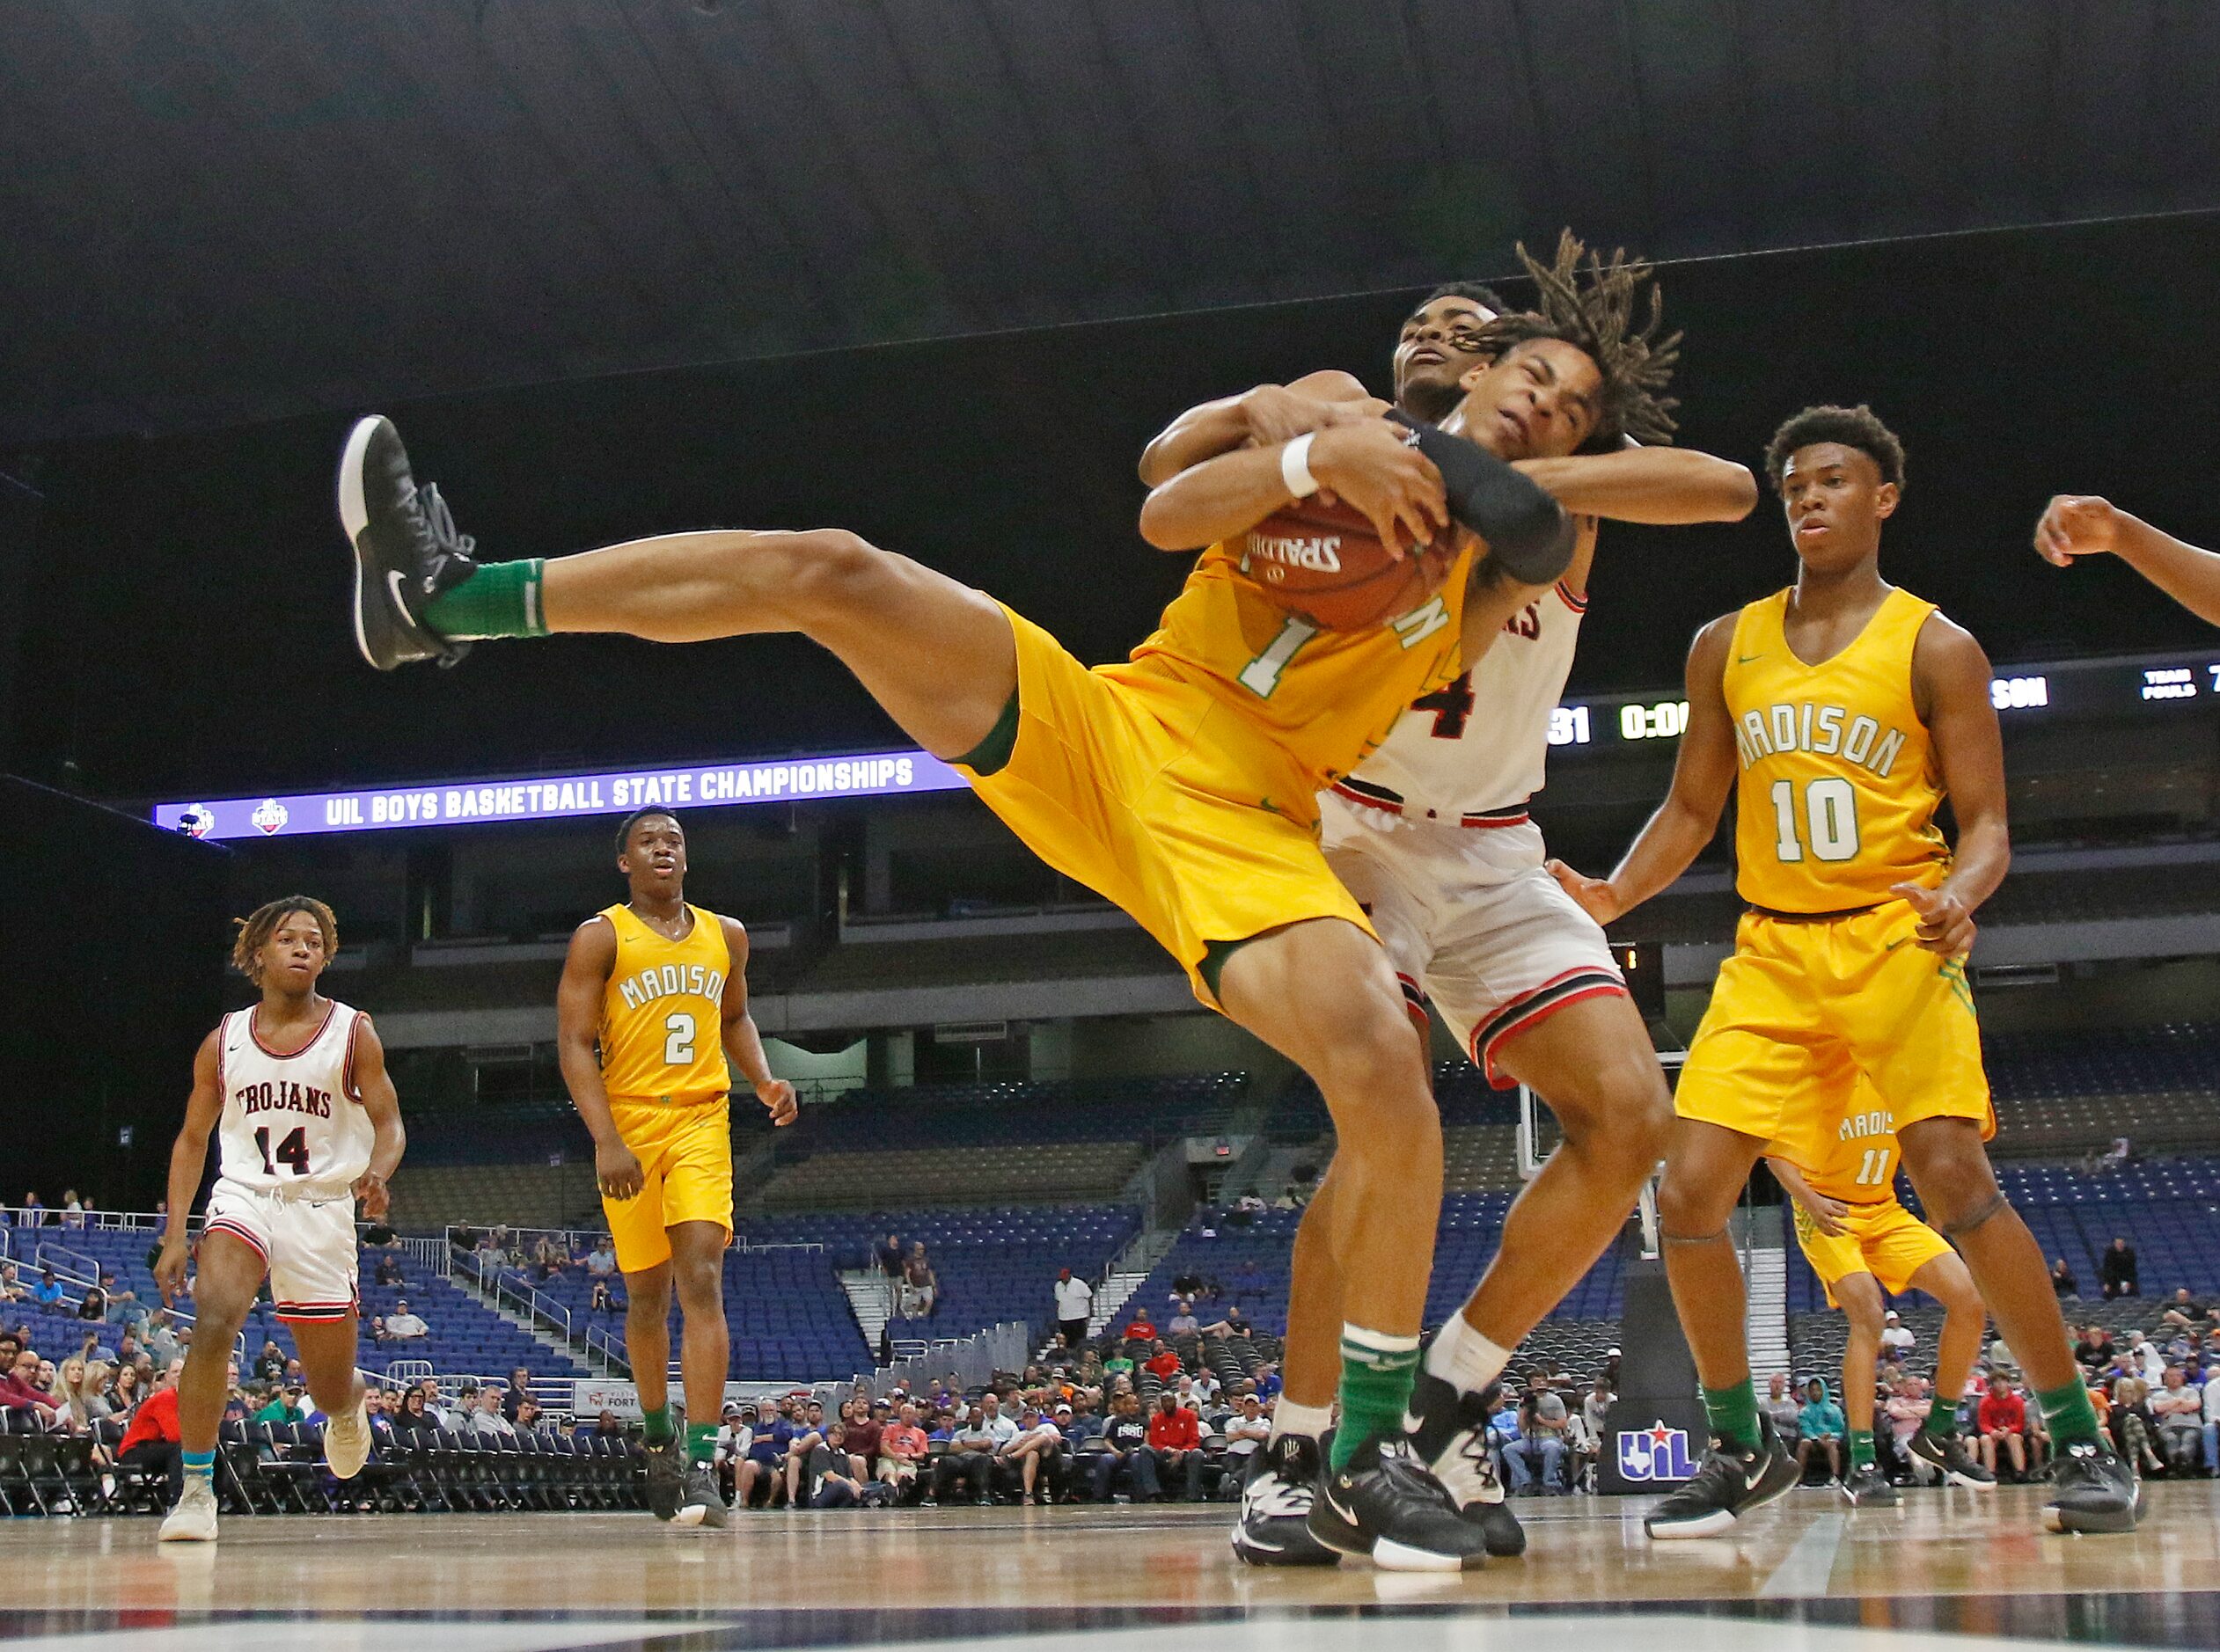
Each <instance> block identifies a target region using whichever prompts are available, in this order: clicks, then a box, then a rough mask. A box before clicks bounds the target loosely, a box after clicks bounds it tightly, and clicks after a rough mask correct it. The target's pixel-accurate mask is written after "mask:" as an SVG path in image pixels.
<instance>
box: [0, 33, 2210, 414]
mask: <svg viewBox="0 0 2220 1652" xmlns="http://www.w3.org/2000/svg"><path fill="white" fill-rule="evenodd" d="M2216 64H2220V5H2215V4H2204V3H2202V0H2004V3H2002V4H1998V3H1997V0H1983V3H1981V4H1975V3H1972V0H1947V3H1945V0H1808V3H1806V4H1770V3H1769V0H1523V3H1521V0H1279V3H1275V0H7V4H5V5H4V6H0V317H4V318H5V325H4V326H0V441H8V442H17V443H22V442H43V441H48V440H53V439H57V438H67V437H72V436H85V435H112V434H120V433H126V432H140V433H149V434H155V433H163V432H172V431H178V430H183V429H188V428H204V427H209V426H216V425H223V424H231V423H238V422H243V421H249V420H266V419H272V418H277V417H282V416H285V415H289V414H296V413H316V412H320V411H328V410H333V409H337V408H344V407H356V406H366V405H372V404H385V403H389V402H392V401H395V400H399V399H403V398H411V397H418V396H428V395H436V394H443V393H450V392H455V391H470V390H474V389H480V388H485V387H489V386H495V385H504V384H532V383H541V382H548V381H553V380H560V379H568V378H579V377H586V376H597V375H603V374H609V373H615V372H624V371H632V370H637V369H651V368H658V367H669V366H676V365H685V364H698V363H709V362H727V361H735V360H741V359H746V358H751V357H762V356H776V355H792V354H799V353H803V352H810V351H820V350H836V349H842V348H848V347H856V346H861V345H868V344H874V343H881V342H887V341H892V340H916V339H928V338H945V337H951V336H960V335H964V334H970V333H985V332H994V331H1000V330H1006V329H1022V328H1035V327H1044V326H1051V325H1062V324H1070V323H1079V322H1088V321H1096V320H1103V319H1110V318H1126V317H1134V316H1140V315H1148V314H1154V313H1159V312H1163V311H1183V310H1195V309H1203V308H1210V307H1217V306H1226V305H1241V304H1254V303H1271V302H1277V301H1290V300H1299V299H1304V298H1312V297H1317V296H1323V295H1328V294H1337V293H1349V292H1357V291H1364V290H1368V289H1388V288H1401V287H1410V286H1414V285H1418V284H1419V283H1423V282H1426V281H1433V280H1436V279H1440V278H1443V277H1447V276H1454V275H1472V274H1495V273H1500V272H1502V271H1503V270H1505V269H1506V267H1508V265H1509V259H1508V257H1507V247H1508V244H1509V243H1510V241H1511V240H1512V239H1513V238H1514V237H1517V236H1521V235H1522V236H1524V237H1526V238H1528V239H1529V240H1533V239H1535V238H1546V237H1549V236H1551V235H1553V234H1554V231H1555V230H1556V229H1557V226H1558V225H1559V224H1561V223H1572V224H1573V225H1575V226H1577V227H1578V228H1579V230H1580V231H1581V232H1582V233H1583V234H1584V235H1586V237H1588V238H1590V239H1591V240H1592V241H1594V242H1600V243H1602V244H1605V245H1609V244H1612V243H1616V242H1623V243H1625V244H1627V245H1630V246H1634V247H1638V248H1640V249H1641V250H1643V251H1644V252H1647V253H1648V254H1650V255H1652V256H1653V257H1658V258H1681V257H1690V256H1699V255H1707V254H1719V253H1733V252H1755V251H1761V250H1765V249H1772V248H1780V247H1787V246H1795V245H1809V244H1813V243H1818V242H1829V241H1843V240H1854V239H1863V238H1887V237H1900V236H1911V235H1923V234H1931V233H1936V232H1946V231H1953V230H1969V229H1976V228H1983V227H1994V226H2000V225H2009V224H2039V223H2062V222H2068V221H2072V220H2076V219H2082V218H2089V217H2099V216H2117V215H2128V214H2144V213H2154V212H2165V211H2173V210H2182V209H2195V208H2212V207H2216V206H2220V97H2216V96H2215V95H2214V68H2215V65H2216Z"/></svg>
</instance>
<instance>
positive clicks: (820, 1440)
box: [786, 1400, 825, 1509]
mask: <svg viewBox="0 0 2220 1652" xmlns="http://www.w3.org/2000/svg"><path fill="white" fill-rule="evenodd" d="M824 1439H825V1421H824V1401H823V1400H810V1402H809V1403H808V1404H807V1405H806V1406H804V1407H802V1415H801V1417H800V1419H799V1420H798V1421H797V1422H795V1429H794V1434H793V1436H792V1437H791V1438H790V1439H788V1442H787V1462H786V1476H787V1506H788V1508H791V1509H799V1508H801V1507H802V1504H803V1503H804V1502H807V1501H808V1499H809V1493H808V1491H807V1490H806V1489H805V1488H803V1486H802V1475H803V1474H804V1473H807V1472H808V1470H809V1466H810V1452H812V1451H816V1450H817V1447H819V1446H820V1445H823V1444H824Z"/></svg>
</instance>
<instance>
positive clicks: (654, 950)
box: [601, 905, 732, 1103]
mask: <svg viewBox="0 0 2220 1652" xmlns="http://www.w3.org/2000/svg"><path fill="white" fill-rule="evenodd" d="M686 910H688V911H689V912H691V913H692V914H693V927H692V929H689V930H688V931H687V932H686V933H685V939H682V940H670V939H665V938H664V937H663V936H662V935H659V934H657V933H656V932H655V931H654V930H652V929H650V928H648V925H645V924H644V923H642V922H641V920H640V917H639V915H638V914H637V913H635V912H634V910H632V909H631V908H630V907H629V906H622V905H619V906H612V907H610V908H608V909H606V910H604V911H603V912H602V913H601V916H602V917H605V918H607V919H608V920H609V922H610V925H612V927H613V928H614V929H615V930H616V932H617V962H616V967H615V968H614V969H612V970H610V972H609V984H608V986H607V987H606V988H604V990H603V992H602V997H601V1082H602V1084H603V1085H604V1088H606V1089H607V1090H608V1092H609V1093H610V1095H611V1096H612V1098H615V1099H617V1100H634V1101H641V1100H646V1101H670V1102H679V1103H685V1102H695V1101H713V1100H715V1099H716V1098H717V1097H719V1096H721V1095H722V1094H724V1093H726V1092H727V1091H728V1090H729V1089H730V1088H731V1087H732V1076H731V1074H730V1072H729V1071H728V1070H727V1069H726V1066H725V1058H724V983H725V977H726V976H727V975H728V974H729V973H730V971H731V969H732V954H731V952H730V951H729V949H728V948H727V947H726V946H725V943H724V926H723V925H722V924H720V923H718V921H717V917H716V914H715V913H714V912H706V911H704V910H702V909H701V908H700V907H698V906H690V907H688V908H687V909H686Z"/></svg>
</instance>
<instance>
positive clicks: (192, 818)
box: [177, 803, 216, 837]
mask: <svg viewBox="0 0 2220 1652" xmlns="http://www.w3.org/2000/svg"><path fill="white" fill-rule="evenodd" d="M177 828H178V830H180V831H181V832H183V833H184V834H185V835H186V836H187V837H207V836H208V835H209V833H210V832H212V831H214V830H216V811H215V810H214V809H212V808H209V806H208V805H207V804H205V803H187V805H186V806H185V807H184V808H182V809H180V811H179V812H178V817H177Z"/></svg>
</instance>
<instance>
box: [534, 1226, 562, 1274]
mask: <svg viewBox="0 0 2220 1652" xmlns="http://www.w3.org/2000/svg"><path fill="white" fill-rule="evenodd" d="M569 1266H570V1254H569V1252H568V1251H566V1250H565V1249H564V1248H563V1247H562V1246H560V1245H558V1244H556V1243H555V1240H554V1236H553V1234H549V1233H542V1234H541V1235H540V1236H539V1244H537V1245H535V1246H532V1256H531V1271H532V1277H533V1278H534V1279H537V1280H538V1281H539V1283H542V1284H545V1283H547V1281H549V1280H551V1279H555V1278H560V1276H561V1275H562V1270H563V1269H564V1268H568V1267H569Z"/></svg>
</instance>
